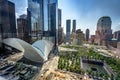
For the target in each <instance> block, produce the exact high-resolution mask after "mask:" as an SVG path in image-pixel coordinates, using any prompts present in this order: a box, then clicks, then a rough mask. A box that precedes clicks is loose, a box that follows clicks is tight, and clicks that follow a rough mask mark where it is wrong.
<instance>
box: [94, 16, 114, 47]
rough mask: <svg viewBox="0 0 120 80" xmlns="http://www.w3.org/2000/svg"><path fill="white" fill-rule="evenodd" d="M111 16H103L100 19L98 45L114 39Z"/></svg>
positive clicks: (96, 41) (96, 38) (97, 34)
mask: <svg viewBox="0 0 120 80" xmlns="http://www.w3.org/2000/svg"><path fill="white" fill-rule="evenodd" d="M111 24H112V21H111V18H110V17H108V16H103V17H101V18H100V19H99V20H98V23H97V30H96V35H95V43H96V44H98V45H107V44H108V41H109V40H111V39H112V30H111Z"/></svg>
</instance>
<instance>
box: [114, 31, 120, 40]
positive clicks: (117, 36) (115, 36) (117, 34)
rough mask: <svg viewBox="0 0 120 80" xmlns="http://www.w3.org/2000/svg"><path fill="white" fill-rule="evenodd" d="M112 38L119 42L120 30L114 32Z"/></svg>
mask: <svg viewBox="0 0 120 80" xmlns="http://www.w3.org/2000/svg"><path fill="white" fill-rule="evenodd" d="M113 37H114V38H116V39H117V40H118V41H120V30H119V31H116V32H114V34H113Z"/></svg>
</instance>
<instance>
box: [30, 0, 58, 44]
mask: <svg viewBox="0 0 120 80" xmlns="http://www.w3.org/2000/svg"><path fill="white" fill-rule="evenodd" d="M57 2H58V1H57V0H28V13H29V14H28V16H29V17H31V18H30V20H29V21H28V22H29V24H31V25H30V26H31V36H33V37H34V36H36V37H37V36H38V33H40V34H41V37H42V38H43V39H47V40H50V41H52V42H53V43H55V44H56V43H57V42H58V39H57V38H58V3H57ZM30 22H31V23H30Z"/></svg>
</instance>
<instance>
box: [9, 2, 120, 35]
mask: <svg viewBox="0 0 120 80" xmlns="http://www.w3.org/2000/svg"><path fill="white" fill-rule="evenodd" d="M10 1H12V2H15V4H16V15H17V16H19V15H20V14H23V13H26V8H27V0H10ZM58 7H59V8H60V9H62V27H64V31H66V19H71V20H73V19H76V21H77V29H81V30H83V31H84V32H85V30H86V29H87V28H89V29H90V33H91V34H94V33H95V30H96V24H97V21H98V19H99V18H100V17H102V16H110V17H111V19H112V29H113V31H115V30H118V29H119V30H120V26H119V25H120V0H58ZM71 27H72V26H71Z"/></svg>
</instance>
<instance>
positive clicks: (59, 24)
mask: <svg viewBox="0 0 120 80" xmlns="http://www.w3.org/2000/svg"><path fill="white" fill-rule="evenodd" d="M61 24H62V11H61V9H58V28H59V27H61Z"/></svg>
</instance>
